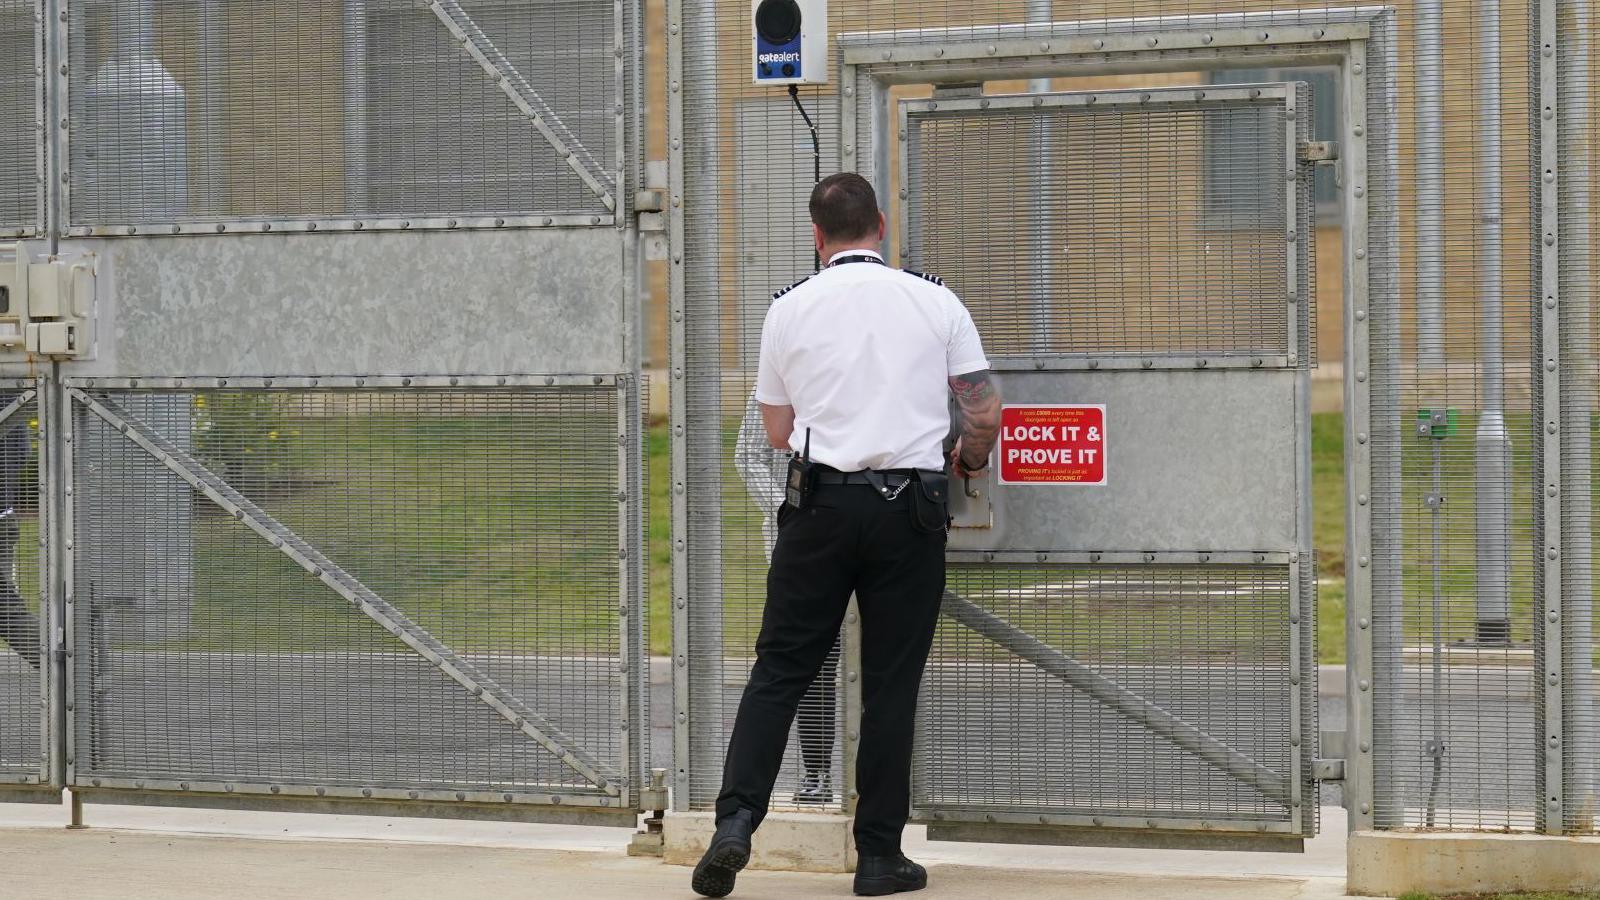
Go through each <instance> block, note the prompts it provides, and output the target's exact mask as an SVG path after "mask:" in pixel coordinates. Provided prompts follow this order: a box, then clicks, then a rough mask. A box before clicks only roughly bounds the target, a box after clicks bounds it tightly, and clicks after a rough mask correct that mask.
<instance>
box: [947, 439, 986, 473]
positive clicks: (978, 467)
mask: <svg viewBox="0 0 1600 900" xmlns="http://www.w3.org/2000/svg"><path fill="white" fill-rule="evenodd" d="M965 440H966V438H965V437H959V438H956V445H955V448H954V449H952V450H951V451H950V469H951V471H953V472H954V473H955V474H956V475H958V476H960V477H962V478H971V477H972V476H974V475H977V474H978V473H980V472H982V471H984V470H985V469H987V468H989V458H988V457H987V456H985V457H984V458H983V459H982V460H981V461H979V462H978V463H976V464H975V465H973V466H969V465H967V463H966V461H965V460H963V459H962V458H961V445H962V443H963V442H964V441H965Z"/></svg>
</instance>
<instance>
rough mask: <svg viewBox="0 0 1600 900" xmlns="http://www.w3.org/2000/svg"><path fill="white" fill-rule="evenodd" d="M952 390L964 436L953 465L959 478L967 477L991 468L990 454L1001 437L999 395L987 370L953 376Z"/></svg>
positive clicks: (955, 454)
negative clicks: (997, 438) (959, 413)
mask: <svg viewBox="0 0 1600 900" xmlns="http://www.w3.org/2000/svg"><path fill="white" fill-rule="evenodd" d="M950 390H951V392H952V393H954V394H955V395H956V405H957V406H959V407H961V436H960V437H959V438H957V439H956V449H955V452H954V453H953V454H952V455H951V460H950V462H951V464H952V466H953V468H954V469H955V472H956V474H957V475H961V476H963V477H967V476H970V475H974V474H976V473H978V472H981V471H983V470H984V469H986V468H988V466H989V450H990V449H991V448H993V447H994V441H995V438H996V437H998V436H999V435H1000V391H999V390H998V389H996V388H995V385H994V381H993V380H992V379H991V378H990V377H989V371H988V370H987V369H985V370H983V371H981V372H968V373H966V374H965V375H955V376H952V377H951V379H950Z"/></svg>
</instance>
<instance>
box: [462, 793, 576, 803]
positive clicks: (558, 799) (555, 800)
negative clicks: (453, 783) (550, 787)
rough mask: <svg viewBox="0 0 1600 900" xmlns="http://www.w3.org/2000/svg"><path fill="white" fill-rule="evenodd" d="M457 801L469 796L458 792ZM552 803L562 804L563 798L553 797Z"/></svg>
mask: <svg viewBox="0 0 1600 900" xmlns="http://www.w3.org/2000/svg"><path fill="white" fill-rule="evenodd" d="M456 799H457V800H465V799H467V795H466V794H464V793H461V792H460V791H457V792H456ZM550 802H551V803H560V802H561V798H560V797H551V798H550Z"/></svg>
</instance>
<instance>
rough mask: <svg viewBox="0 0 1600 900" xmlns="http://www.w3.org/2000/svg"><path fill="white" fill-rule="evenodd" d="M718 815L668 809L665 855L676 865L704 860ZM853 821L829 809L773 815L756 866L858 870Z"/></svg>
mask: <svg viewBox="0 0 1600 900" xmlns="http://www.w3.org/2000/svg"><path fill="white" fill-rule="evenodd" d="M715 819H716V814H715V813H710V812H687V813H668V814H667V817H666V819H665V820H664V821H663V822H662V834H663V836H664V841H665V853H664V859H665V860H666V862H667V863H668V864H670V865H676V866H692V865H694V864H695V863H697V862H699V861H700V856H701V855H702V854H704V853H705V851H706V846H707V845H708V844H710V843H711V835H712V834H714V833H715V832H716V830H717V825H716V821H715ZM852 821H853V820H852V819H850V818H849V817H847V816H841V815H827V814H823V813H769V814H768V815H767V817H766V818H765V819H763V820H762V822H761V828H760V829H759V830H758V831H757V832H756V834H755V839H754V840H753V841H752V842H751V854H750V868H752V869H768V870H773V871H780V872H853V871H855V867H856V849H855V841H853V840H852V839H851V837H850V825H851V822H852Z"/></svg>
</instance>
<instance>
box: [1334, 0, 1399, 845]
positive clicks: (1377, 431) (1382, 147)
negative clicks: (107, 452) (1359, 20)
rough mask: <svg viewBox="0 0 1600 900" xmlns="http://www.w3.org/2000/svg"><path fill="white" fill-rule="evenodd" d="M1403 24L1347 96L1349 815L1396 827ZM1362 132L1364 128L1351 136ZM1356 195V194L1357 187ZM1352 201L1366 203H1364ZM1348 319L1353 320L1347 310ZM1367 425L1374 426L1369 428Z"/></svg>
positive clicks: (1349, 80)
mask: <svg viewBox="0 0 1600 900" xmlns="http://www.w3.org/2000/svg"><path fill="white" fill-rule="evenodd" d="M1397 30H1398V29H1397V27H1396V25H1395V22H1394V18H1393V16H1385V17H1384V18H1383V20H1382V22H1381V24H1378V25H1375V26H1374V29H1373V44H1372V52H1371V53H1369V54H1367V60H1366V62H1367V63H1374V64H1375V63H1377V62H1378V61H1379V60H1381V61H1382V66H1381V71H1373V72H1371V73H1369V74H1368V75H1366V76H1365V77H1362V76H1361V74H1360V73H1358V72H1350V73H1348V74H1347V77H1346V84H1348V85H1350V86H1351V93H1350V94H1349V95H1347V97H1346V100H1345V106H1346V109H1351V110H1355V109H1360V110H1361V111H1362V113H1363V115H1362V116H1361V117H1352V118H1351V122H1352V123H1353V124H1352V125H1347V126H1346V129H1347V133H1349V129H1350V128H1352V127H1363V121H1365V122H1366V124H1367V125H1368V126H1370V127H1371V128H1372V129H1373V139H1372V141H1371V144H1372V148H1371V149H1372V152H1371V153H1370V154H1369V155H1368V156H1367V157H1366V158H1365V159H1366V162H1367V163H1368V167H1367V171H1366V173H1365V174H1366V176H1367V177H1366V182H1367V186H1368V197H1367V199H1366V202H1365V208H1366V210H1367V211H1368V212H1369V213H1370V218H1371V221H1370V223H1369V224H1370V233H1368V234H1364V235H1358V234H1357V232H1356V230H1355V229H1354V228H1353V227H1352V228H1348V229H1347V234H1349V235H1350V236H1349V238H1348V240H1352V241H1354V240H1357V239H1358V237H1359V238H1362V239H1364V240H1365V243H1364V245H1363V246H1364V247H1365V248H1367V249H1369V250H1370V253H1369V262H1368V266H1367V275H1368V281H1367V286H1368V296H1367V297H1366V298H1365V299H1366V300H1367V301H1368V302H1367V304H1366V305H1367V306H1368V308H1369V309H1368V311H1369V312H1370V316H1369V319H1370V329H1369V333H1370V340H1369V342H1368V343H1369V346H1370V356H1371V369H1372V377H1371V379H1370V390H1369V394H1370V406H1369V410H1368V416H1367V418H1366V421H1360V419H1359V417H1358V420H1357V421H1355V422H1352V423H1350V424H1349V425H1347V426H1346V434H1347V435H1348V436H1353V437H1354V438H1355V440H1356V447H1355V449H1354V451H1353V452H1354V454H1355V459H1356V460H1357V461H1358V466H1359V460H1360V458H1361V454H1362V445H1363V444H1366V445H1367V446H1369V447H1370V450H1368V451H1367V453H1368V454H1369V458H1370V477H1371V483H1372V484H1371V486H1372V491H1371V496H1370V498H1368V499H1369V500H1370V507H1369V508H1370V509H1371V514H1370V516H1371V517H1370V520H1368V521H1366V522H1362V521H1361V520H1362V517H1361V515H1360V511H1361V509H1362V506H1363V504H1362V503H1361V499H1362V495H1361V493H1360V491H1359V485H1358V488H1357V490H1356V491H1355V493H1356V497H1355V500H1356V505H1355V506H1353V507H1351V509H1352V510H1355V511H1356V512H1355V514H1354V516H1353V518H1354V519H1355V521H1356V522H1357V524H1358V529H1357V530H1358V531H1359V532H1360V534H1359V535H1358V536H1357V540H1356V541H1355V542H1354V543H1352V545H1351V549H1352V550H1353V551H1354V556H1355V559H1354V563H1355V565H1354V567H1353V568H1349V569H1348V570H1347V571H1349V572H1351V573H1353V574H1352V575H1351V576H1350V581H1351V584H1352V585H1354V587H1353V588H1352V597H1351V601H1352V604H1353V607H1354V608H1355V610H1356V613H1357V615H1356V617H1355V618H1356V621H1355V622H1354V623H1353V624H1355V626H1356V631H1355V634H1356V635H1357V637H1356V638H1355V640H1356V641H1360V640H1361V633H1362V632H1363V631H1365V630H1367V629H1366V628H1365V627H1364V625H1366V624H1370V626H1371V628H1370V631H1371V638H1370V640H1371V645H1370V646H1371V652H1370V657H1369V658H1368V659H1367V660H1366V663H1367V665H1369V666H1370V672H1369V673H1363V672H1361V671H1360V669H1361V666H1360V665H1357V664H1354V663H1358V662H1360V660H1357V659H1355V658H1354V654H1353V665H1352V667H1351V670H1350V679H1349V681H1350V683H1349V696H1350V697H1351V698H1353V700H1352V703H1353V704H1358V705H1360V706H1362V707H1364V708H1363V709H1360V710H1359V711H1360V712H1361V714H1362V717H1363V718H1365V719H1367V720H1368V721H1369V722H1370V733H1369V734H1368V735H1359V736H1358V739H1357V740H1356V741H1354V744H1355V746H1354V747H1353V748H1351V750H1350V755H1351V756H1352V757H1353V758H1355V759H1357V760H1358V761H1359V762H1360V765H1361V767H1362V768H1363V769H1364V770H1365V772H1366V773H1369V774H1370V780H1367V781H1365V782H1364V783H1362V785H1361V787H1360V789H1359V790H1358V791H1357V796H1355V797H1353V798H1352V802H1351V807H1352V809H1351V814H1350V820H1351V824H1352V827H1354V828H1371V827H1374V826H1377V827H1383V826H1385V825H1391V824H1394V819H1395V816H1394V810H1395V807H1396V800H1397V797H1398V796H1399V791H1398V790H1397V789H1396V787H1395V780H1394V778H1393V775H1392V771H1391V764H1392V761H1393V760H1395V759H1397V758H1398V754H1399V753H1400V748H1399V747H1398V744H1397V733H1398V728H1397V723H1396V718H1397V714H1398V712H1399V709H1400V705H1401V703H1402V702H1403V691H1402V686H1403V685H1402V684H1401V679H1402V677H1403V667H1402V664H1401V654H1402V653H1403V645H1404V636H1405V632H1404V622H1403V609H1402V606H1403V598H1404V591H1405V586H1404V584H1403V581H1402V574H1401V565H1400V560H1401V553H1402V548H1403V547H1404V545H1405V542H1404V533H1403V530H1402V529H1403V526H1404V521H1403V519H1402V517H1401V497H1402V490H1403V489H1402V480H1401V479H1402V472H1401V453H1400V449H1401V446H1402V435H1403V432H1402V430H1401V429H1402V417H1401V409H1400V402H1401V399H1400V367H1401V359H1402V354H1401V315H1400V275H1399V262H1398V254H1399V247H1400V223H1399V213H1398V208H1399V204H1400V186H1399V185H1400V179H1399V172H1398V171H1397V165H1398V159H1399V144H1400V114H1399V84H1398V78H1397V77H1396V73H1397V72H1399V48H1398V46H1397V45H1398V35H1397V34H1396V32H1397ZM1360 63H1362V60H1361V59H1360V58H1359V57H1358V58H1355V59H1353V60H1351V64H1349V65H1347V69H1348V68H1353V65H1354V64H1360ZM1373 78H1377V79H1381V82H1380V85H1379V87H1378V89H1377V90H1374V91H1368V90H1367V83H1368V81H1369V80H1370V79H1373ZM1356 91H1359V92H1360V95H1359V96H1357V95H1355V92H1356ZM1369 99H1371V100H1374V101H1376V104H1375V107H1374V108H1372V109H1370V110H1369V109H1367V108H1366V102H1367V100H1369ZM1359 137H1360V135H1359V134H1351V138H1353V139H1359ZM1352 166H1354V163H1353V162H1352ZM1360 174H1361V173H1359V172H1353V173H1352V178H1354V179H1357V180H1355V181H1354V185H1355V189H1356V190H1357V191H1359V188H1360V185H1361V181H1360V180H1359V179H1360ZM1356 196H1357V198H1359V193H1358V194H1357V195H1356ZM1355 202H1356V203H1357V204H1361V203H1362V201H1361V200H1360V199H1357V200H1356V201H1355ZM1363 221H1365V219H1364V220H1363ZM1352 249H1357V250H1359V249H1361V248H1360V247H1357V248H1352ZM1348 253H1349V251H1348V250H1347V254H1348ZM1355 272H1356V277H1359V275H1360V266H1359V260H1357V261H1356V263H1355ZM1362 299H1363V298H1361V297H1359V296H1355V295H1352V296H1351V297H1350V298H1349V299H1347V303H1349V302H1354V303H1356V304H1358V305H1357V306H1356V307H1355V310H1354V312H1355V313H1356V314H1359V313H1360V312H1361V311H1362V306H1361V305H1360V303H1361V300H1362ZM1346 318H1349V314H1348V313H1347V316H1346ZM1359 324H1360V323H1359V322H1358V323H1357V326H1358V327H1359ZM1345 380H1346V384H1347V389H1348V390H1349V391H1351V392H1353V393H1355V394H1356V395H1358V396H1359V394H1360V387H1361V386H1360V384H1356V385H1350V384H1349V382H1350V378H1349V373H1348V372H1347V373H1346V377H1345ZM1364 427H1366V428H1369V429H1370V430H1363V428H1364ZM1347 452H1351V451H1348V450H1347ZM1362 538H1364V539H1365V540H1367V541H1368V542H1369V548H1370V559H1368V558H1365V557H1367V556H1368V554H1364V553H1362V549H1363V548H1362V546H1361V543H1360V540H1361V539H1362ZM1363 569H1365V570H1366V571H1370V572H1371V576H1370V580H1368V579H1367V578H1365V577H1364V573H1363V571H1362V570H1363ZM1363 581H1367V584H1366V585H1363V584H1362V582H1363ZM1362 592H1366V593H1368V594H1369V599H1364V598H1362V597H1360V596H1359V594H1360V593H1362ZM1367 604H1370V607H1371V621H1370V623H1364V622H1363V621H1362V617H1361V616H1360V615H1359V612H1360V607H1362V606H1363V605H1367ZM1368 675H1370V687H1371V690H1370V695H1371V700H1370V702H1369V703H1368V702H1365V700H1364V698H1365V697H1366V695H1367V693H1368V691H1367V690H1366V686H1364V685H1363V683H1362V682H1363V681H1367V680H1368V678H1367V677H1366V676H1368ZM1352 708H1353V709H1356V708H1357V707H1356V706H1353V707H1352ZM1369 760H1370V761H1369Z"/></svg>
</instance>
